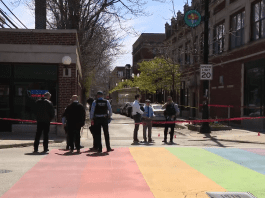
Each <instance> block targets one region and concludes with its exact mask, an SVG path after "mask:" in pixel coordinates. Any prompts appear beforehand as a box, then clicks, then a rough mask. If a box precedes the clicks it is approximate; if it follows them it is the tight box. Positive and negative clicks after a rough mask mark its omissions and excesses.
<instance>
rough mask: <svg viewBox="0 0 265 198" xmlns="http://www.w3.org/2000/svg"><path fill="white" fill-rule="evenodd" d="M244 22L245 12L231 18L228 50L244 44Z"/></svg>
mask: <svg viewBox="0 0 265 198" xmlns="http://www.w3.org/2000/svg"><path fill="white" fill-rule="evenodd" d="M244 22H245V11H243V12H240V13H238V14H236V15H234V16H232V18H231V23H230V24H231V31H232V32H231V35H230V39H231V40H230V49H234V48H236V47H239V46H241V45H243V44H244Z"/></svg>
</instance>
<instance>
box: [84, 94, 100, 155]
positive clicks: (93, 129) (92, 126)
mask: <svg viewBox="0 0 265 198" xmlns="http://www.w3.org/2000/svg"><path fill="white" fill-rule="evenodd" d="M93 102H94V99H93V98H88V99H87V103H88V104H89V112H90V111H91V107H92V103H93ZM89 130H90V132H91V134H92V137H93V147H92V148H91V150H97V149H98V147H97V142H96V141H97V140H96V134H95V125H91V126H90V127H89Z"/></svg>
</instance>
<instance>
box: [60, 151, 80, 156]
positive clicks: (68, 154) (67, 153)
mask: <svg viewBox="0 0 265 198" xmlns="http://www.w3.org/2000/svg"><path fill="white" fill-rule="evenodd" d="M55 154H56V155H61V156H71V155H80V154H81V153H77V152H74V153H71V152H70V151H69V152H66V153H64V154H60V153H55Z"/></svg>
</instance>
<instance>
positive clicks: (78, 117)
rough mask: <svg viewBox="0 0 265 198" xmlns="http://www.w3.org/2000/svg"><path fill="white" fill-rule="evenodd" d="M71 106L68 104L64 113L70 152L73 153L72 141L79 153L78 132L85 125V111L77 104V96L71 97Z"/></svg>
mask: <svg viewBox="0 0 265 198" xmlns="http://www.w3.org/2000/svg"><path fill="white" fill-rule="evenodd" d="M72 101H73V102H72V104H70V105H69V106H68V107H67V108H66V109H65V112H64V115H65V116H66V120H67V126H68V135H69V144H70V152H71V153H72V152H73V151H74V141H75V147H76V149H77V153H80V130H81V127H82V126H84V125H85V119H86V110H85V108H84V107H83V105H82V104H80V103H79V102H78V96H77V95H73V96H72Z"/></svg>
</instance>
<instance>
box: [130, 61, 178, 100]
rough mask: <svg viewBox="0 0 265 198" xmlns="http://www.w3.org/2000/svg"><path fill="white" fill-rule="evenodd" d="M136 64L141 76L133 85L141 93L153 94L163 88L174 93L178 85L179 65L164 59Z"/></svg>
mask: <svg viewBox="0 0 265 198" xmlns="http://www.w3.org/2000/svg"><path fill="white" fill-rule="evenodd" d="M138 64H139V65H140V69H139V70H140V71H141V74H140V76H139V78H137V79H136V80H135V82H134V83H135V86H136V87H139V89H140V90H141V91H147V92H148V93H155V92H156V90H158V89H160V88H163V89H164V90H167V91H173V93H175V90H176V88H177V87H178V86H179V84H180V72H179V65H177V64H174V62H173V61H171V60H170V59H166V58H164V57H156V58H154V59H153V60H150V61H143V62H141V63H138ZM173 99H175V94H173Z"/></svg>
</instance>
